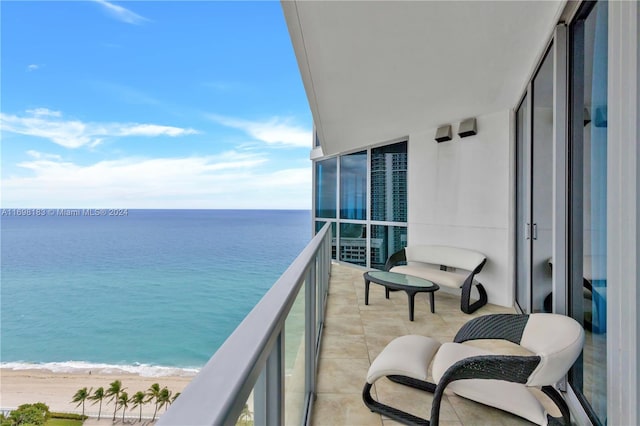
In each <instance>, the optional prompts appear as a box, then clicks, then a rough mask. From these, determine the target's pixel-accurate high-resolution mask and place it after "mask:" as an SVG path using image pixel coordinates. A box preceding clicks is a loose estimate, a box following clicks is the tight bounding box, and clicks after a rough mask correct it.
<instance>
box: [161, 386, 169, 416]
mask: <svg viewBox="0 0 640 426" xmlns="http://www.w3.org/2000/svg"><path fill="white" fill-rule="evenodd" d="M158 400H159V401H160V404H158V408H162V407H164V409H165V411H166V410H167V408H169V404H171V391H170V390H169V389H167V387H166V386H165V387H163V388H162V390H161V391H160V397H159V399H158Z"/></svg>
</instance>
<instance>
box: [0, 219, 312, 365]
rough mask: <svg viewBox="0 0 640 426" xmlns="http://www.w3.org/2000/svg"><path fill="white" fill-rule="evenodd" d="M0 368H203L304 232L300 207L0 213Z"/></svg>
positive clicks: (306, 222) (307, 226)
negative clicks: (91, 213) (68, 214)
mask: <svg viewBox="0 0 640 426" xmlns="http://www.w3.org/2000/svg"><path fill="white" fill-rule="evenodd" d="M1 226H2V243H1V244H2V253H1V260H2V277H1V288H0V309H1V320H2V323H1V325H0V327H1V339H0V341H1V347H0V355H1V366H2V367H5V368H25V367H30V368H32V367H34V364H36V365H37V366H39V367H41V368H48V369H51V370H54V371H69V370H73V369H100V370H105V371H106V370H110V369H116V368H117V369H120V370H127V371H132V372H138V373H143V374H146V375H160V374H176V373H180V372H190V371H193V370H194V369H197V368H199V367H201V366H202V365H204V363H206V361H207V360H208V359H209V358H210V357H211V355H212V354H213V353H214V352H215V350H216V349H217V348H218V347H219V346H220V345H221V344H222V343H223V342H224V340H225V338H226V337H227V336H228V335H229V334H230V333H231V332H232V331H233V330H234V328H235V327H236V326H237V325H238V324H239V323H240V322H241V321H242V319H243V318H244V316H245V315H246V314H247V313H248V312H249V311H250V310H251V309H252V308H253V306H254V305H255V304H256V303H257V302H258V301H259V300H260V298H261V297H262V296H263V295H264V294H265V292H266V291H267V290H268V289H269V288H270V287H271V285H272V284H273V283H274V282H275V281H276V280H277V278H278V277H279V276H280V275H281V274H282V272H284V271H285V269H286V268H287V267H288V266H289V264H290V263H291V262H292V261H293V260H294V259H295V257H296V256H297V255H298V254H299V253H300V251H301V250H302V249H303V248H304V246H305V245H306V244H307V243H308V242H309V240H310V238H311V214H310V212H309V211H281V210H273V211H257V210H235V211H233V210H129V211H128V215H127V216H119V217H95V216H92V217H87V216H79V217H62V216H57V215H53V216H51V215H49V216H46V217H33V216H32V217H14V216H10V217H2V223H1Z"/></svg>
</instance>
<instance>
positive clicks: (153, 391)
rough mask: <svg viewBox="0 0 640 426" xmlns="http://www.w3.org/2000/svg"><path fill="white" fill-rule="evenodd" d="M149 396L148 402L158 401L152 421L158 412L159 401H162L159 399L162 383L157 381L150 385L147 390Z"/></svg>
mask: <svg viewBox="0 0 640 426" xmlns="http://www.w3.org/2000/svg"><path fill="white" fill-rule="evenodd" d="M147 396H149V399H147V402H150V401H154V402H155V403H156V409H155V410H154V412H153V419H152V421H155V419H156V414H157V413H158V403H159V402H160V400H159V397H160V385H159V384H157V383H154V384H152V385H151V386H150V387H149V390H147Z"/></svg>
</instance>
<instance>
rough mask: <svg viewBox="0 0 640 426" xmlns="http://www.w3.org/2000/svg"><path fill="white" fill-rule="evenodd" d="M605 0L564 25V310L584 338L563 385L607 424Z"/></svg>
mask: <svg viewBox="0 0 640 426" xmlns="http://www.w3.org/2000/svg"><path fill="white" fill-rule="evenodd" d="M607 8H608V4H607V2H603V1H599V2H597V3H591V2H590V3H586V4H585V5H583V7H582V8H581V9H580V10H579V12H578V15H577V18H576V19H575V20H574V22H573V23H572V24H571V27H570V37H571V38H570V40H571V73H570V76H571V82H570V90H571V98H570V99H571V127H570V129H571V132H570V144H571V146H570V168H571V172H570V194H571V195H570V225H569V226H570V228H569V233H570V239H569V241H570V243H569V244H570V245H569V253H570V259H569V271H570V274H569V311H570V315H571V316H572V317H573V318H575V319H576V320H577V321H578V322H580V323H581V324H583V326H584V328H585V332H586V339H585V346H584V351H583V355H582V356H581V358H580V359H579V360H578V362H577V363H576V364H575V366H574V368H573V369H572V370H571V373H570V377H569V382H570V384H571V386H572V388H573V390H574V391H575V393H576V394H577V395H578V397H579V399H580V400H581V401H582V403H583V405H584V407H585V409H586V411H587V413H588V414H589V416H590V417H591V420H592V421H593V422H594V423H596V424H606V422H607V393H606V392H607V324H606V317H607V304H606V301H607V65H608V63H607V32H608V29H607V20H608V14H607Z"/></svg>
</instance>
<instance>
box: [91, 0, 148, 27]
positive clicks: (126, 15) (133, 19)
mask: <svg viewBox="0 0 640 426" xmlns="http://www.w3.org/2000/svg"><path fill="white" fill-rule="evenodd" d="M94 1H95V2H96V3H99V4H101V5H102V6H104V8H105V9H106V11H107V12H108V13H109V15H111V16H113V17H114V18H115V19H117V20H118V21H121V22H124V23H127V24H135V25H139V24H142V23H143V22H145V21H148V19H147V18H145V17H144V16H140V15H138V14H137V13H135V12H132V11H130V10H129V9H126V8H124V7H122V6H118V5H117V4H113V3H110V2H108V1H106V0H94Z"/></svg>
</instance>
